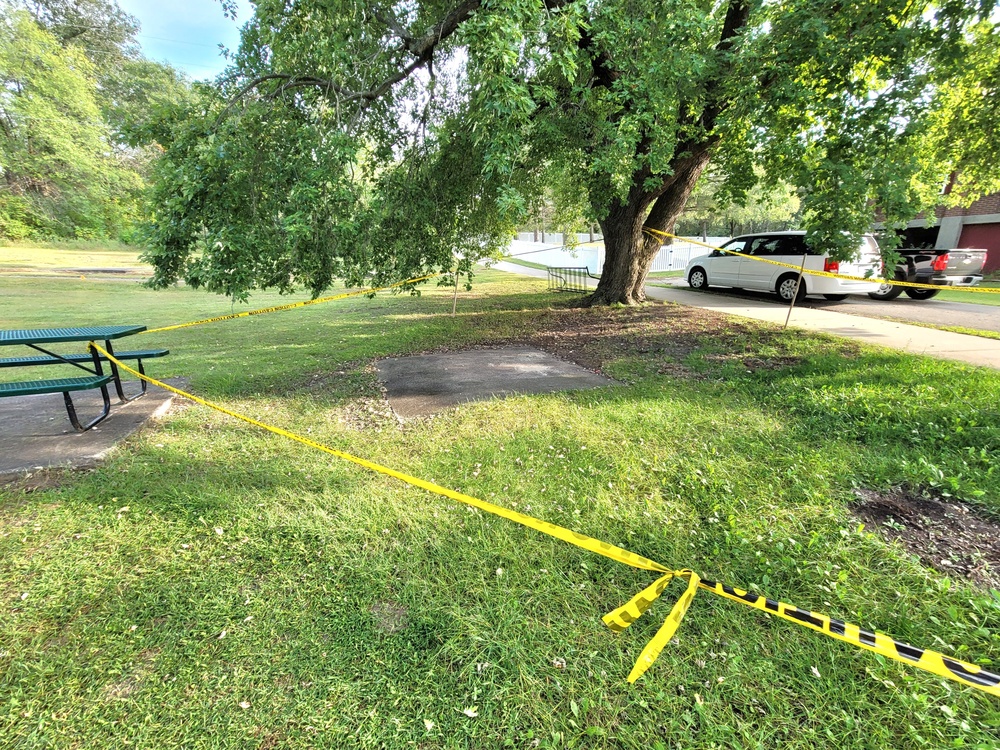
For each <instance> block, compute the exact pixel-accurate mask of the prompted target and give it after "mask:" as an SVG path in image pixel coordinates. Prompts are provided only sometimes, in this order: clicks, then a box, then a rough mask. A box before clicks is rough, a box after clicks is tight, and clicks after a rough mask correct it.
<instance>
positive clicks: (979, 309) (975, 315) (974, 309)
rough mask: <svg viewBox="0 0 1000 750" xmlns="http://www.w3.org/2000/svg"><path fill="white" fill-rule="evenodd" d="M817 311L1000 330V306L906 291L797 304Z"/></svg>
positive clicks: (758, 295) (759, 295)
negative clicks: (918, 296)
mask: <svg viewBox="0 0 1000 750" xmlns="http://www.w3.org/2000/svg"><path fill="white" fill-rule="evenodd" d="M674 286H677V287H678V288H680V289H687V288H688V284H687V282H686V281H684V280H683V279H676V280H675V283H674ZM706 294H727V295H731V296H734V297H740V298H743V299H752V300H767V301H772V302H774V304H775V305H779V304H783V303H780V302H778V300H777V298H776V297H775V296H774V295H773V294H767V293H764V292H749V291H745V290H743V291H736V290H735V289H723V288H718V287H717V288H714V289H711V290H709V291H708V292H706ZM799 305H802V306H804V307H810V308H812V309H814V310H829V311H831V312H839V313H845V314H847V315H860V316H862V317H865V318H888V319H892V320H898V321H902V322H904V323H930V324H932V325H936V326H961V327H962V328H975V329H978V330H980V331H996V332H997V333H1000V307H994V306H992V305H976V304H972V303H968V302H946V301H944V300H938V299H928V300H914V299H910V298H909V297H907V296H906V295H905V294H904V295H900V296H899V297H897V298H896V299H894V300H892V301H890V302H879V301H878V300H873V299H871V298H869V297H868V295H864V294H852V295H850V296H849V297H848V298H847V299H846V300H844V301H843V302H830V301H829V300H824V299H822V298H820V297H809V298H807V299H806V301H805V302H800V303H796V307H798V306H799Z"/></svg>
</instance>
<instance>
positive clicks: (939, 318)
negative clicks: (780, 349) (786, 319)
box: [806, 295, 1000, 333]
mask: <svg viewBox="0 0 1000 750" xmlns="http://www.w3.org/2000/svg"><path fill="white" fill-rule="evenodd" d="M806 305H808V306H809V307H814V308H816V309H823V310H834V311H836V312H841V313H847V314H849V315H864V316H865V317H870V318H894V319H896V320H903V321H906V322H909V323H931V324H933V325H937V326H961V327H963V328H975V329H978V330H980V331H996V332H998V333H1000V307H994V306H992V305H976V304H972V303H968V302H946V301H945V300H938V299H928V300H923V301H920V300H914V299H910V298H909V297H907V296H905V295H902V296H900V297H897V298H896V299H894V300H892V301H891V302H879V301H877V300H873V299H870V298H869V297H868V296H860V295H851V296H850V297H848V298H847V299H846V300H844V301H843V302H827V301H825V300H812V299H807V300H806Z"/></svg>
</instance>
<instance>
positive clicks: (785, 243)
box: [778, 236, 822, 255]
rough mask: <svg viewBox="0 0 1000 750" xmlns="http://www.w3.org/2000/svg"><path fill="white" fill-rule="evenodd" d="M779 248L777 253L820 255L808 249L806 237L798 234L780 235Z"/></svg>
mask: <svg viewBox="0 0 1000 750" xmlns="http://www.w3.org/2000/svg"><path fill="white" fill-rule="evenodd" d="M781 240H782V242H781V249H780V250H779V251H778V255H821V254H822V253H816V252H814V251H813V250H810V249H809V247H808V246H807V245H806V238H805V237H799V236H792V237H782V238H781Z"/></svg>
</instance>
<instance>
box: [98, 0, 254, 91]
mask: <svg viewBox="0 0 1000 750" xmlns="http://www.w3.org/2000/svg"><path fill="white" fill-rule="evenodd" d="M118 5H119V6H121V9H122V10H124V11H125V12H126V13H128V14H130V15H133V16H135V17H136V18H138V19H139V23H140V24H141V25H142V28H141V29H140V30H139V43H140V44H141V45H142V50H143V53H144V54H145V55H146V57H148V58H149V59H151V60H158V61H160V62H164V61H165V62H168V63H170V64H171V65H173V66H174V67H175V68H177V69H179V70H182V71H184V72H185V73H187V74H188V75H189V76H190V77H191V78H192V79H195V80H198V79H202V78H211V77H213V76H215V75H216V74H217V73H219V72H221V71H222V69H223V68H224V67H225V60H223V58H222V57H221V56H220V55H219V44H220V43H221V44H224V45H225V46H226V47H229V48H230V49H232V50H235V49H236V47H237V46H238V45H239V40H240V31H239V30H240V26H242V25H243V24H244V23H245V22H246V21H247V19H248V18H250V16H251V15H253V7H252V6H251V5H250V3H249V1H248V0H239V11H238V13H237V20H236V21H235V22H234V21H231V20H230V19H228V18H226V17H225V16H224V15H222V6H221V5H219V3H218V0H118Z"/></svg>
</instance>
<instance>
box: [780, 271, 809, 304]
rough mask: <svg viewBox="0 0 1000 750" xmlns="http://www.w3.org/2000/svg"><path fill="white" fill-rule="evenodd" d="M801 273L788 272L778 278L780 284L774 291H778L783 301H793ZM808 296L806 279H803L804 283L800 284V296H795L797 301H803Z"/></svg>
mask: <svg viewBox="0 0 1000 750" xmlns="http://www.w3.org/2000/svg"><path fill="white" fill-rule="evenodd" d="M798 281H799V275H798V274H797V273H786V274H785V275H784V276H782V277H781V278H780V279H778V285H777V286H776V287H775V289H774V291H775V292H777V293H778V298H779V299H780V300H781V301H782V302H791V301H792V298H793V297H795V285H796V284H798ZM805 298H806V280H805V279H802V283H801V284H799V296H798V297H795V301H796V302H801V301H802V300H804V299H805Z"/></svg>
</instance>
